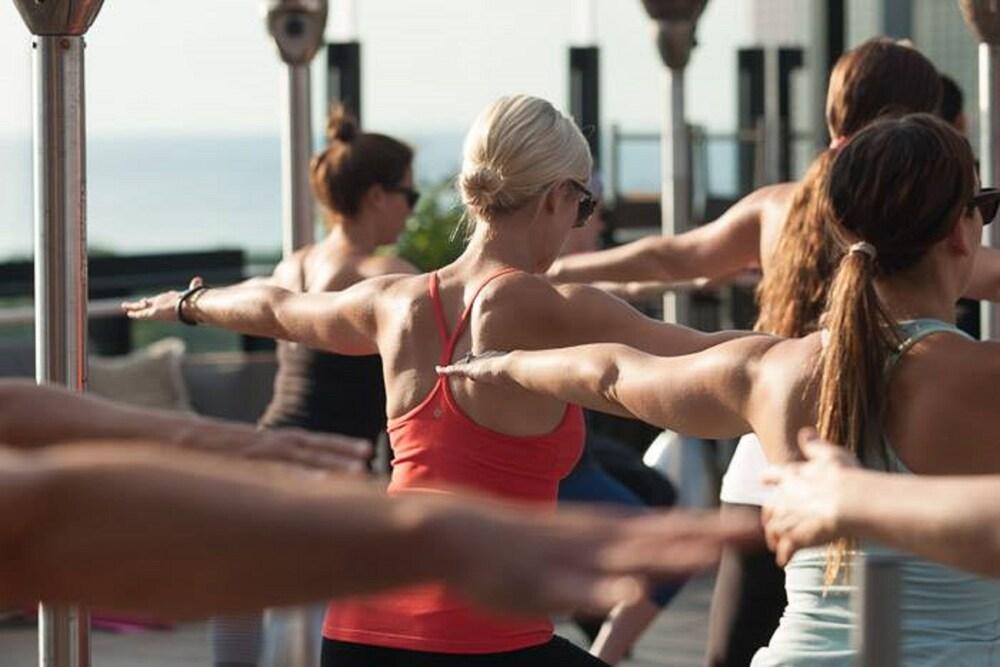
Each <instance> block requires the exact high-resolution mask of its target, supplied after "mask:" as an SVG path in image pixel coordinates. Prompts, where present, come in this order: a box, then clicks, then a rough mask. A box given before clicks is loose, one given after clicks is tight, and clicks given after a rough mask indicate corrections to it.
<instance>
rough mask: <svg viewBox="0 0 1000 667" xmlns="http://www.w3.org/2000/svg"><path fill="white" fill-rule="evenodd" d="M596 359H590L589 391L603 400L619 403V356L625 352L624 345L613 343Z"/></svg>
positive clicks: (620, 374)
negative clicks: (613, 344) (610, 348)
mask: <svg viewBox="0 0 1000 667" xmlns="http://www.w3.org/2000/svg"><path fill="white" fill-rule="evenodd" d="M613 347H614V348H615V349H612V350H609V351H608V352H607V353H606V354H604V355H601V357H600V358H598V359H593V360H591V363H590V369H589V370H590V372H589V375H590V377H591V378H592V381H591V391H592V392H593V393H594V394H595V395H597V396H600V397H601V398H602V399H603V400H604V401H606V402H608V403H613V404H616V405H618V404H620V401H619V386H620V383H621V377H622V372H621V366H620V364H619V363H618V360H619V356H620V355H621V354H624V353H626V352H627V348H626V347H625V346H623V345H622V346H619V345H615V346H613Z"/></svg>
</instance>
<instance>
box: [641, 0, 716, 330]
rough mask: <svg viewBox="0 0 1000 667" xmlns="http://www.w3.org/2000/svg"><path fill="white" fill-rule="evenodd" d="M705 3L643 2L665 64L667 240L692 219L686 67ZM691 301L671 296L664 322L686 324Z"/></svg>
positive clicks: (663, 207) (663, 217)
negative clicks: (685, 89)
mask: <svg viewBox="0 0 1000 667" xmlns="http://www.w3.org/2000/svg"><path fill="white" fill-rule="evenodd" d="M706 2H707V0H642V4H643V6H644V7H645V9H646V13H647V14H649V17H650V18H652V19H653V20H655V21H656V23H657V34H656V47H657V50H658V51H659V53H660V59H661V60H662V61H663V64H664V66H665V74H664V89H663V90H664V103H665V104H664V112H663V130H662V134H661V139H660V149H661V153H660V169H661V176H662V187H661V198H660V210H661V227H662V231H663V234H664V236H669V235H674V234H677V233H679V232H682V231H684V230H685V229H686V228H687V226H688V225H689V223H690V217H691V146H690V137H689V134H688V128H687V123H686V120H685V116H684V68H685V67H687V64H688V60H690V58H691V50H692V49H693V48H694V45H695V37H694V35H695V28H696V27H697V25H698V17H699V16H701V13H702V11H704V9H705V4H706ZM689 307H690V303H689V299H688V297H687V296H684V295H677V294H668V295H667V296H665V297H664V298H663V319H664V320H666V321H667V322H674V323H686V322H687V321H688V309H689Z"/></svg>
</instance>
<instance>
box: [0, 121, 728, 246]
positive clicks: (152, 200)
mask: <svg viewBox="0 0 1000 667" xmlns="http://www.w3.org/2000/svg"><path fill="white" fill-rule="evenodd" d="M405 139H406V140H407V141H409V142H410V143H411V144H412V145H413V146H414V147H415V148H416V150H417V158H416V163H415V172H416V177H417V180H418V182H419V183H433V182H437V181H440V180H441V179H445V178H448V177H449V176H452V175H454V174H455V173H456V172H457V170H458V168H459V165H460V163H461V148H462V134H461V133H460V132H454V133H447V132H439V133H433V134H423V135H415V136H408V137H405ZM705 150H706V151H707V154H706V155H707V160H706V164H708V165H710V168H709V169H707V170H706V173H705V174H704V180H705V184H706V185H707V187H708V189H709V191H712V192H728V191H730V190H732V189H733V188H734V187H735V182H736V175H735V165H736V160H735V157H736V155H735V147H733V146H728V145H725V144H721V143H720V144H709V145H708V146H707V147H706V149H705ZM280 151H281V147H280V139H279V137H278V136H277V135H263V136H244V137H213V136H205V137H199V136H188V137H179V138H163V137H155V136H154V137H131V138H118V139H107V138H102V137H97V138H91V139H90V140H89V142H88V145H87V165H88V167H87V169H88V173H87V197H88V241H89V244H90V247H91V248H95V249H100V250H107V251H113V252H116V253H122V254H127V253H143V252H172V251H184V250H195V249H197V250H207V249H213V248H221V247H227V248H232V247H238V248H244V249H246V250H248V251H251V252H267V253H271V252H276V251H277V250H278V249H279V248H280V245H281V180H280V179H281V153H280ZM618 166H619V168H618V171H619V181H620V183H621V185H622V186H623V191H626V192H632V191H643V192H656V191H657V190H658V183H659V177H660V171H659V152H658V147H657V145H656V143H655V142H653V143H645V144H636V143H630V144H626V145H623V147H622V150H621V155H620V157H619V160H618ZM697 178H698V176H697V175H696V180H697ZM32 219H33V218H32V152H31V139H30V137H28V136H24V137H17V138H7V139H0V261H3V260H4V259H9V258H14V257H27V256H30V254H31V248H32V243H33V240H32V239H33V233H32Z"/></svg>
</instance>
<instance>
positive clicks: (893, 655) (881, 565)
mask: <svg viewBox="0 0 1000 667" xmlns="http://www.w3.org/2000/svg"><path fill="white" fill-rule="evenodd" d="M860 569H861V577H860V579H861V585H860V587H859V588H858V593H857V596H856V597H855V601H854V604H855V608H856V612H857V618H858V624H857V627H856V628H855V633H854V649H855V651H856V652H857V663H856V664H857V667H897V665H899V664H900V663H899V634H900V626H899V596H900V590H901V589H900V573H899V558H898V557H896V556H889V555H885V556H883V555H868V556H865V557H864V558H862V559H861V563H860Z"/></svg>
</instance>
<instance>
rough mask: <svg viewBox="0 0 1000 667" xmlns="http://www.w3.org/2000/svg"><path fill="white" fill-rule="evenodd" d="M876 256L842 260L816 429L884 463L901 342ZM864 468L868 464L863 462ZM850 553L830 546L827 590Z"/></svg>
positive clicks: (866, 247) (866, 249)
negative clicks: (892, 365) (891, 377)
mask: <svg viewBox="0 0 1000 667" xmlns="http://www.w3.org/2000/svg"><path fill="white" fill-rule="evenodd" d="M877 261H878V260H877V259H876V253H875V250H874V247H873V246H871V245H870V244H868V243H857V244H855V245H854V246H852V247H851V250H850V251H848V253H847V254H846V255H844V258H843V259H842V260H841V261H840V266H839V268H838V269H837V273H836V275H835V276H834V279H833V285H832V286H831V287H830V309H829V310H828V311H827V313H826V316H825V321H824V324H825V325H826V334H825V335H826V338H825V341H824V342H825V345H824V346H823V351H822V353H821V356H820V369H821V370H820V382H819V385H820V387H819V409H818V418H819V421H818V427H819V432H820V435H821V436H822V437H824V438H826V439H828V440H830V441H831V442H837V443H840V444H841V445H843V446H844V447H845V448H846V449H847V450H848V451H850V452H852V453H853V454H855V455H857V456H858V458H860V459H862V460H866V459H870V458H871V456H872V454H873V453H875V452H877V453H878V454H879V455H880V456H881V457H882V459H883V462H886V451H885V443H884V441H883V439H882V436H881V434H882V422H883V416H884V413H885V403H886V389H887V382H886V374H885V370H886V364H887V362H888V359H889V356H890V355H891V354H892V352H893V350H895V349H897V348H898V346H899V344H900V340H899V336H898V334H897V333H896V328H895V326H894V323H893V321H892V319H891V318H890V316H889V315H888V313H887V312H886V310H885V308H884V306H883V305H882V303H881V301H880V300H879V297H878V294H877V293H876V291H875V281H874V279H875V274H876V262H877ZM866 462H868V461H866ZM847 552H848V545H847V543H846V542H843V541H841V542H837V543H834V544H833V545H831V548H830V555H829V557H828V559H827V569H826V584H827V585H830V584H832V583H833V582H834V581H835V580H836V578H837V576H838V573H839V571H840V568H841V565H842V563H843V562H844V557H845V555H846V554H847Z"/></svg>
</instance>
